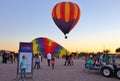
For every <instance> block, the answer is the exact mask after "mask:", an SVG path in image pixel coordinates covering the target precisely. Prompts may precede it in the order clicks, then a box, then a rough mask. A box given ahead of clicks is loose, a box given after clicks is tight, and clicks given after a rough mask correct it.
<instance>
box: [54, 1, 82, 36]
mask: <svg viewBox="0 0 120 81" xmlns="http://www.w3.org/2000/svg"><path fill="white" fill-rule="evenodd" d="M80 15H81V12H80V8H79V6H78V5H77V4H76V3H73V2H59V3H57V4H56V5H55V6H54V7H53V10H52V18H53V21H54V22H55V24H56V25H57V27H58V28H59V29H60V30H61V31H62V32H63V33H64V35H65V37H66V34H67V33H69V32H70V31H71V30H72V29H73V28H74V27H75V25H76V24H77V22H78V20H79V19H80Z"/></svg>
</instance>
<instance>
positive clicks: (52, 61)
mask: <svg viewBox="0 0 120 81" xmlns="http://www.w3.org/2000/svg"><path fill="white" fill-rule="evenodd" d="M51 64H52V69H54V65H55V58H54V57H52V59H51Z"/></svg>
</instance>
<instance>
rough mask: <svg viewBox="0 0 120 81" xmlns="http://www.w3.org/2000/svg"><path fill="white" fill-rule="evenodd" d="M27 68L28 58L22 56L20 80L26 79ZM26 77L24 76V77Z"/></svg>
mask: <svg viewBox="0 0 120 81" xmlns="http://www.w3.org/2000/svg"><path fill="white" fill-rule="evenodd" d="M26 68H27V65H26V57H25V56H24V55H23V56H22V60H21V62H20V70H21V76H20V79H21V80H23V78H25V69H26ZM23 75H24V76H23Z"/></svg>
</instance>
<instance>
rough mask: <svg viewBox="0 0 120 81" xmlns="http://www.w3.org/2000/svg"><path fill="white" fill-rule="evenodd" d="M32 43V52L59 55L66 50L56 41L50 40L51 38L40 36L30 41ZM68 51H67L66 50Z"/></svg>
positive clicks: (63, 53)
mask: <svg viewBox="0 0 120 81" xmlns="http://www.w3.org/2000/svg"><path fill="white" fill-rule="evenodd" d="M32 43H33V53H34V54H37V53H39V54H43V55H44V56H45V55H46V54H48V53H51V54H52V55H59V56H60V57H61V56H63V55H65V54H66V52H68V51H67V50H66V49H65V48H64V47H62V46H61V45H59V44H58V43H56V42H54V41H52V40H51V39H48V38H45V37H40V38H36V39H34V40H33V41H32ZM68 53H69V52H68Z"/></svg>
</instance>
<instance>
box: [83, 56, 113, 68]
mask: <svg viewBox="0 0 120 81" xmlns="http://www.w3.org/2000/svg"><path fill="white" fill-rule="evenodd" d="M108 64H115V55H111V56H110V55H109V54H97V55H87V56H86V57H85V69H89V68H92V67H94V66H98V67H99V66H102V65H108Z"/></svg>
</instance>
